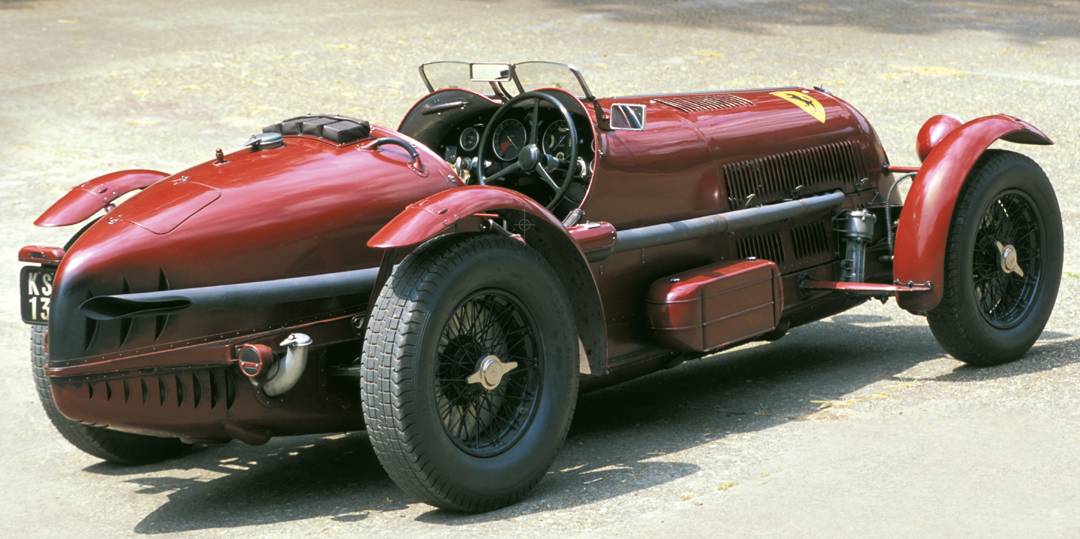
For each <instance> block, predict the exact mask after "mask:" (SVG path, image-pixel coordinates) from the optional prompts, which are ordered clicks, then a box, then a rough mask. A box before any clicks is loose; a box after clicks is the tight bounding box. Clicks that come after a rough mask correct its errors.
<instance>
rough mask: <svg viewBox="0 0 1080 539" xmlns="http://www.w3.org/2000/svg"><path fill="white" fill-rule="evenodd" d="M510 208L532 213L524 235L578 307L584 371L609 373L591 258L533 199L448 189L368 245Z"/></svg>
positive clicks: (413, 240)
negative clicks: (550, 267) (475, 214)
mask: <svg viewBox="0 0 1080 539" xmlns="http://www.w3.org/2000/svg"><path fill="white" fill-rule="evenodd" d="M507 210H510V211H511V212H514V214H516V211H515V210H517V211H521V212H522V213H521V219H522V220H525V219H526V217H527V216H528V217H529V218H530V220H529V226H526V227H521V228H523V229H524V230H523V231H522V237H523V239H524V240H525V243H526V244H527V245H528V246H530V247H532V248H533V249H535V250H536V251H537V252H538V253H540V256H542V257H544V260H547V261H548V263H549V264H551V266H552V267H554V268H555V272H556V273H557V274H558V275H559V278H560V279H561V281H562V285H563V289H564V290H566V293H567V297H569V299H570V303H571V305H573V306H574V321H575V323H576V324H577V331H578V337H579V339H580V345H581V354H582V357H581V360H582V363H583V366H582V369H581V371H582V372H583V373H591V374H594V375H600V374H603V373H604V369H605V367H606V365H607V328H606V326H605V325H604V307H603V304H601V302H600V291H599V289H598V288H597V286H596V281H595V279H594V278H593V274H592V272H591V271H590V270H589V263H588V261H587V260H586V259H585V254H584V253H583V252H582V250H581V246H580V245H578V243H577V242H576V241H575V240H574V238H573V236H571V235H570V233H569V232H568V231H567V230H566V228H565V227H563V225H562V223H561V222H560V221H559V220H558V219H556V218H555V216H554V215H552V214H551V212H549V211H548V210H547V208H545V207H543V206H541V205H540V204H538V203H537V202H536V201H534V200H533V199H531V198H529V197H526V196H525V195H522V194H521V193H518V192H516V191H511V190H509V189H503V188H501V187H493V186H483V185H472V186H467V187H459V188H456V189H450V190H447V191H442V192H440V193H437V194H435V195H432V196H430V197H427V198H425V199H423V200H421V201H419V202H416V203H413V204H410V205H409V206H408V207H407V208H405V210H404V211H402V212H401V213H399V214H398V215H397V217H394V218H393V219H392V220H391V221H390V222H389V223H387V224H386V226H384V227H382V229H380V230H379V231H378V232H376V233H375V235H374V236H372V237H371V239H370V240H368V243H367V244H368V247H375V248H382V249H389V248H396V247H406V246H409V245H415V244H417V243H420V242H422V241H425V240H427V239H428V238H431V237H433V236H436V235H438V234H441V233H442V232H444V231H446V230H447V229H449V228H451V227H452V226H454V224H455V223H457V222H458V221H459V220H461V219H463V218H466V217H469V216H470V215H473V214H474V213H477V212H484V211H498V212H500V213H502V214H503V216H504V217H509V216H508V215H507ZM511 219H516V217H512V218H511ZM534 221H535V222H534ZM512 222H514V224H518V223H520V221H512ZM584 364H587V365H588V368H585V367H584Z"/></svg>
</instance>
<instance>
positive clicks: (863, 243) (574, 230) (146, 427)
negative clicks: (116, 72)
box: [19, 62, 1063, 511]
mask: <svg viewBox="0 0 1080 539" xmlns="http://www.w3.org/2000/svg"><path fill="white" fill-rule="evenodd" d="M420 75H421V77H422V78H423V80H424V83H425V84H426V85H427V88H428V90H429V91H430V93H428V94H427V95H426V96H424V97H423V98H422V99H420V101H419V102H417V103H416V105H415V106H413V108H412V109H411V110H410V111H409V112H408V113H407V114H405V117H404V119H403V120H402V121H401V125H400V126H398V127H397V129H389V128H385V127H379V126H373V125H369V123H368V122H366V121H362V120H358V119H353V118H346V117H341V116H329V115H309V116H301V117H297V118H292V119H289V120H285V121H282V122H280V123H276V124H273V125H271V126H269V127H266V128H263V130H262V133H260V134H258V135H255V136H253V137H252V138H251V140H250V141H248V143H247V145H246V147H244V148H243V149H241V150H239V151H235V152H232V153H228V154H226V153H224V152H222V151H221V150H218V151H217V152H216V156H215V157H214V158H213V159H211V160H209V161H207V162H205V163H202V164H199V165H196V166H194V167H192V168H189V169H187V170H183V171H180V172H177V173H175V174H169V173H165V172H158V171H153V170H125V171H121V172H115V173H112V174H107V175H105V176H102V177H99V178H96V179H93V180H90V181H88V182H86V183H83V184H81V185H78V186H76V187H75V188H73V189H72V190H71V191H70V192H69V193H67V194H66V195H65V196H64V197H63V198H61V199H60V200H59V201H58V202H56V203H55V204H54V205H53V206H52V207H50V208H49V209H48V210H47V211H45V213H44V214H43V215H42V216H41V217H40V218H39V219H38V220H37V221H36V223H35V224H37V225H39V226H68V225H75V224H77V223H81V222H84V221H86V220H88V219H90V218H92V217H94V216H95V215H97V214H99V213H101V215H100V217H98V218H97V219H95V220H93V221H90V224H88V225H86V226H84V227H83V228H82V229H81V230H79V231H78V232H77V233H75V234H74V236H73V237H72V239H71V241H69V242H68V243H67V245H64V246H63V247H40V246H29V247H25V248H23V249H22V250H21V251H20V253H19V258H20V260H22V261H24V262H28V263H30V264H29V265H27V266H25V267H24V268H23V270H22V274H21V289H22V298H21V299H22V306H23V318H24V320H25V321H26V322H28V323H30V324H32V327H31V334H32V351H33V363H34V376H35V379H36V380H35V381H36V383H37V388H38V390H39V392H40V396H41V400H42V402H43V404H44V407H45V410H46V412H48V415H49V417H50V419H51V420H52V422H53V423H54V424H55V426H56V428H57V429H58V430H59V431H60V433H61V434H63V435H64V437H65V438H67V439H68V440H69V441H70V442H71V443H73V444H74V445H75V446H77V447H78V448H80V449H82V450H84V451H86V452H87V453H90V454H92V455H95V456H97V457H100V458H103V459H105V460H108V461H112V462H117V463H145V462H151V461H158V460H163V459H167V458H171V457H175V456H177V455H180V454H182V453H183V452H184V451H185V450H186V449H187V448H189V447H190V444H210V443H219V442H227V441H230V440H233V439H236V440H241V441H243V442H246V443H249V444H262V443H265V442H267V440H269V439H270V438H271V437H273V436H287V435H296V434H310V433H327V432H342V431H354V430H361V429H365V428H366V430H367V432H368V433H369V436H370V439H371V443H372V445H373V446H374V449H375V452H376V453H377V454H378V457H379V459H380V461H381V463H382V464H383V466H384V467H385V468H386V471H387V473H388V474H389V475H390V477H391V478H393V479H394V481H395V482H397V484H398V485H400V486H401V488H402V489H404V490H405V491H406V492H407V493H409V494H410V495H412V496H414V497H415V498H416V499H418V500H422V501H424V502H427V503H430V504H432V505H435V506H438V507H442V508H448V509H453V510H463V511H484V510H490V509H493V508H498V507H502V506H505V505H508V504H511V503H514V502H515V501H517V500H519V499H521V498H522V497H524V496H525V495H526V494H527V493H528V492H529V490H530V489H531V488H533V487H534V486H535V485H536V484H537V482H539V481H540V479H541V478H542V477H543V475H544V474H545V472H546V471H547V469H548V468H549V466H550V465H551V463H552V461H553V459H554V458H555V456H556V452H557V451H558V449H559V447H560V445H561V444H562V442H563V440H564V438H565V437H566V433H567V429H568V428H569V425H570V421H571V416H572V415H573V412H574V407H575V402H576V399H577V395H578V392H579V391H582V390H589V389H595V388H600V387H603V386H606V385H610V384H613V383H616V382H619V381H623V380H627V379H629V378H633V377H636V376H641V375H643V374H647V373H649V372H653V371H656V370H658V369H662V368H665V367H670V366H673V365H675V364H678V363H679V362H682V361H685V360H687V359H692V358H698V357H701V356H705V355H708V354H712V353H715V352H718V351H720V350H724V349H727V348H731V347H733V346H738V345H740V344H744V343H747V342H751V341H755V340H768V341H772V340H776V339H779V338H781V337H782V336H783V335H784V334H785V332H787V331H788V329H790V328H792V327H795V326H798V325H802V324H806V323H809V322H813V321H815V320H819V319H821V318H824V317H828V316H831V315H834V314H836V313H839V312H842V311H844V310H847V309H850V308H852V307H854V306H856V305H859V304H860V303H862V302H864V301H867V300H868V299H871V298H878V299H881V300H882V301H885V300H886V299H888V298H890V297H895V298H896V302H897V304H898V305H899V306H900V307H901V308H903V309H906V310H908V311H911V312H913V313H917V314H922V315H925V316H926V319H927V321H928V322H929V325H930V329H931V330H932V332H933V334H934V336H935V337H936V338H937V340H938V341H939V342H940V343H941V345H942V347H943V348H944V349H945V350H946V351H948V353H950V354H952V355H953V356H954V357H955V358H957V359H959V360H961V361H965V362H967V363H971V364H974V365H995V364H1000V363H1003V362H1007V361H1011V360H1015V359H1017V358H1019V357H1021V356H1022V355H1023V354H1024V353H1025V352H1026V351H1027V350H1028V349H1029V348H1030V347H1031V346H1032V344H1033V343H1034V342H1035V340H1036V339H1037V338H1038V337H1039V335H1040V333H1041V332H1042V330H1043V327H1044V326H1045V324H1046V322H1047V319H1048V317H1049V316H1050V313H1051V310H1052V308H1053V306H1054V301H1055V298H1056V295H1057V290H1058V284H1059V280H1060V276H1061V266H1062V251H1063V234H1062V224H1061V217H1060V211H1059V209H1058V204H1057V199H1056V197H1055V194H1054V191H1053V188H1052V187H1051V184H1050V182H1049V180H1048V179H1047V177H1046V175H1045V174H1044V172H1043V171H1042V170H1041V169H1040V167H1039V166H1038V165H1037V164H1036V163H1035V162H1033V161H1032V160H1031V159H1028V158H1027V157H1024V156H1023V155H1020V154H1018V153H1013V152H1011V151H1004V150H997V149H988V147H989V146H990V145H991V143H994V142H995V141H997V140H999V139H1003V140H1005V141H1009V142H1013V143H1020V144H1051V141H1050V139H1049V138H1048V137H1047V136H1046V135H1044V134H1043V133H1041V132H1040V131H1039V130H1038V129H1036V128H1035V127H1033V126H1031V125H1029V124H1028V123H1026V122H1024V121H1022V120H1019V119H1017V118H1014V117H1010V116H1005V115H994V116H987V117H983V118H977V119H974V120H971V121H968V122H966V123H963V122H961V121H960V120H957V119H956V118H954V117H952V116H947V115H942V116H935V117H933V118H930V119H929V120H928V121H927V122H926V123H925V125H924V126H923V128H922V129H921V130H920V131H919V133H918V135H917V149H918V155H919V157H920V159H921V160H922V164H921V166H918V167H900V166H893V165H891V164H890V163H889V160H888V158H887V157H886V154H885V151H884V149H882V147H881V143H880V141H879V140H878V137H877V134H876V133H875V131H874V129H873V128H872V127H871V126H870V123H869V122H868V121H867V120H866V119H865V118H864V117H863V116H862V115H861V114H860V113H859V112H858V111H856V110H855V109H854V108H853V107H852V106H851V105H849V104H847V103H846V102H844V101H842V100H840V99H839V98H837V97H835V96H833V95H831V94H830V93H828V92H826V91H824V90H822V89H813V90H809V89H803V88H773V89H766V90H741V91H729V92H708V93H694V94H678V95H647V96H632V97H614V98H597V97H595V96H594V95H593V94H592V92H591V91H590V89H589V87H588V86H587V85H586V83H585V79H584V78H583V77H582V75H581V73H580V72H579V71H578V70H577V69H575V68H573V67H571V66H566V65H561V64H552V63H546V62H527V63H519V64H467V63H461V62H437V63H432V64H425V65H424V66H421V68H420ZM903 180H911V183H910V189H909V191H908V194H907V195H906V198H905V200H904V201H903V202H902V201H901V196H900V191H899V190H898V189H897V186H898V185H899V184H900V183H901V181H903ZM138 190H141V192H138V193H136V194H134V195H133V196H132V195H129V193H132V192H134V191H138ZM125 195H128V197H127V198H124V199H122V201H121V202H119V203H117V200H118V199H120V198H121V197H124V196H125ZM102 210H103V212H102Z"/></svg>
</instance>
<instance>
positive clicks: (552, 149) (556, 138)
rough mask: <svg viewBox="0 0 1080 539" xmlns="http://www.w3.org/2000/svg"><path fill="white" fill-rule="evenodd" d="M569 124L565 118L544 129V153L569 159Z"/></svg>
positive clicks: (561, 158) (560, 158) (559, 158)
mask: <svg viewBox="0 0 1080 539" xmlns="http://www.w3.org/2000/svg"><path fill="white" fill-rule="evenodd" d="M570 144H571V143H570V125H569V124H567V123H566V121H565V120H559V121H557V122H555V123H553V124H551V125H550V126H548V128H547V130H545V131H544V153H546V154H548V155H550V156H553V157H555V158H556V159H558V160H560V161H562V160H564V159H569V156H570V150H572V149H573V148H571V147H570Z"/></svg>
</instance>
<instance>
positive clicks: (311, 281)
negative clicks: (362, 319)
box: [79, 268, 379, 320]
mask: <svg viewBox="0 0 1080 539" xmlns="http://www.w3.org/2000/svg"><path fill="white" fill-rule="evenodd" d="M378 275H379V268H367V269H362V270H354V271H343V272H340V273H327V274H323V275H312V276H310V277H296V278H292V279H277V280H273V281H259V282H254V283H241V284H227V285H220V286H207V287H204V288H185V289H178V290H163V291H161V292H144V293H139V294H122V295H120V294H118V295H115V296H98V297H95V298H90V299H88V300H86V301H84V302H83V303H82V305H80V306H79V311H81V312H82V314H83V315H85V316H87V317H89V318H93V319H94V320H117V319H120V318H133V317H138V316H161V315H166V314H187V313H197V312H205V311H216V310H227V309H246V308H252V307H260V306H263V305H274V304H278V303H288V302H290V301H303V300H309V299H321V298H330V297H334V296H345V295H349V294H362V293H368V292H370V291H371V288H372V287H373V286H374V285H375V278H376V277H377V276H378Z"/></svg>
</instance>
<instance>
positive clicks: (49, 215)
mask: <svg viewBox="0 0 1080 539" xmlns="http://www.w3.org/2000/svg"><path fill="white" fill-rule="evenodd" d="M168 176H169V174H167V173H165V172H158V171H156V170H121V171H119V172H112V173H109V174H106V175H104V176H98V177H97V178H94V179H92V180H90V181H88V182H86V183H83V184H80V185H77V186H75V187H73V188H72V189H71V191H68V192H67V194H66V195H64V196H63V197H61V198H60V200H57V201H56V202H55V203H53V205H52V206H49V209H47V210H45V213H42V214H41V217H38V218H37V220H36V221H34V224H35V225H37V226H68V225H73V224H75V223H79V222H82V221H85V220H86V219H88V218H89V217H90V216H92V215H94V214H95V213H97V212H98V210H100V209H101V208H104V207H105V206H108V205H109V204H110V203H111V202H113V201H114V200H116V199H117V198H120V197H121V196H123V195H126V194H128V193H130V192H132V191H134V190H136V189H145V188H147V187H149V186H151V185H153V184H155V183H157V182H159V181H161V179H162V178H165V177H168Z"/></svg>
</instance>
